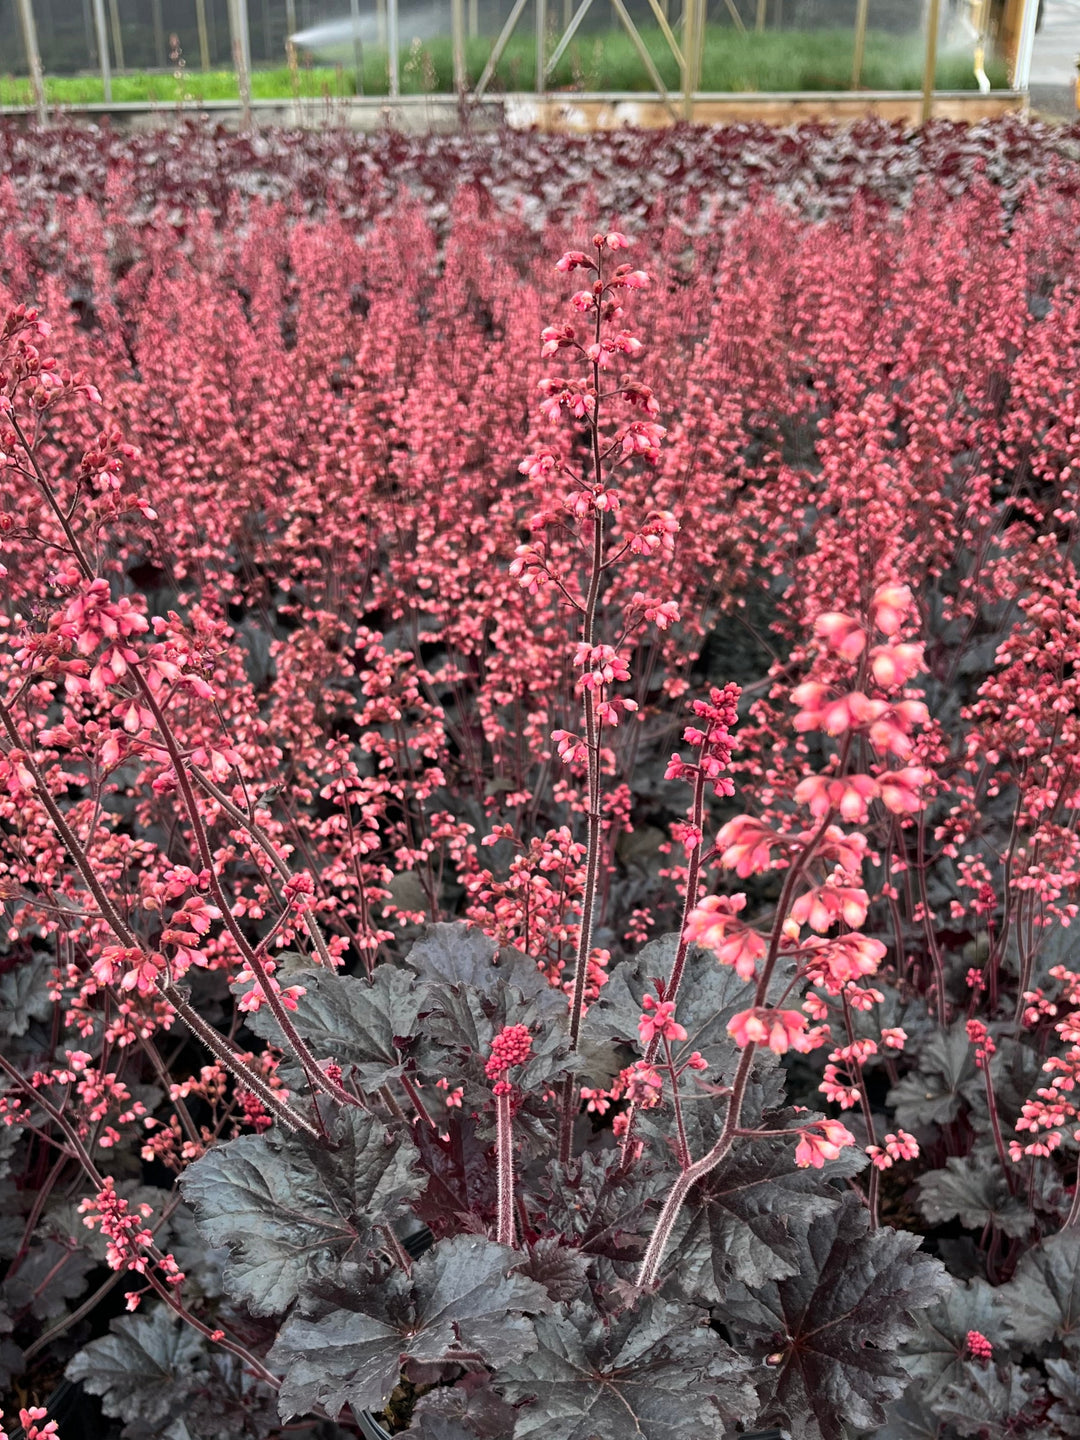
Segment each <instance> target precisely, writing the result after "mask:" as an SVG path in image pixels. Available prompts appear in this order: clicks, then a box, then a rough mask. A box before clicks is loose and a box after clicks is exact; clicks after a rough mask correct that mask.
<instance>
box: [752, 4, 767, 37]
mask: <svg viewBox="0 0 1080 1440" xmlns="http://www.w3.org/2000/svg"><path fill="white" fill-rule="evenodd" d="M766 3H767V0H757V15H756V16H755V18H754V29H755V30H757V31H758V32H759V33H760V32H761V31H762V30H764V29H765V5H766Z"/></svg>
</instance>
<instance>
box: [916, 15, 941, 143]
mask: <svg viewBox="0 0 1080 1440" xmlns="http://www.w3.org/2000/svg"><path fill="white" fill-rule="evenodd" d="M940 23H941V0H930V4H929V7H928V13H927V19H926V65H925V66H924V68H923V85H922V111H921V118H922V121H923V123H924V124H925V123H926V121H927V120H929V119H930V116H931V114H932V113H933V109H934V82H935V80H936V78H937V42H938V26H939V25H940Z"/></svg>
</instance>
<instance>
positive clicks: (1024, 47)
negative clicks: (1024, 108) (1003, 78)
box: [1012, 0, 1039, 90]
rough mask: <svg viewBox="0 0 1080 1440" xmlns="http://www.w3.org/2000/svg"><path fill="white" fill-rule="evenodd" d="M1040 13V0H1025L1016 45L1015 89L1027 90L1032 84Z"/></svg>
mask: <svg viewBox="0 0 1080 1440" xmlns="http://www.w3.org/2000/svg"><path fill="white" fill-rule="evenodd" d="M1038 15H1039V0H1025V4H1024V14H1023V18H1022V19H1021V21H1020V37H1019V44H1018V45H1017V47H1016V62H1015V64H1014V65H1013V74H1012V83H1013V89H1014V90H1027V89H1029V88H1030V86H1031V57H1032V55H1033V53H1034V50H1035V21H1036V20H1037V19H1038Z"/></svg>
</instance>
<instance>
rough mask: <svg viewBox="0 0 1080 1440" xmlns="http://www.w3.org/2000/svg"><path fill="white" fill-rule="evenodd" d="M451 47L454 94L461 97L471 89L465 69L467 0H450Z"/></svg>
mask: <svg viewBox="0 0 1080 1440" xmlns="http://www.w3.org/2000/svg"><path fill="white" fill-rule="evenodd" d="M450 47H451V49H452V51H453V56H454V93H455V94H456V95H458V96H461V95H464V94H465V91H466V90H467V89H468V88H469V75H468V71H467V70H466V68H465V0H450Z"/></svg>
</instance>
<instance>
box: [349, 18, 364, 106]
mask: <svg viewBox="0 0 1080 1440" xmlns="http://www.w3.org/2000/svg"><path fill="white" fill-rule="evenodd" d="M349 13H350V15H351V16H352V45H353V70H354V73H355V84H356V93H357V95H362V94H363V93H364V44H363V41H362V40H361V38H360V0H349Z"/></svg>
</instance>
